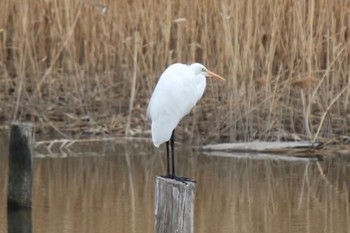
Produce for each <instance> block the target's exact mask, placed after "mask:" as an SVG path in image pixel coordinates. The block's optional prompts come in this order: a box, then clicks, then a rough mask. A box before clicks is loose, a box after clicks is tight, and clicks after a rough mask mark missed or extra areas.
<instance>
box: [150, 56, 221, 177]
mask: <svg viewBox="0 0 350 233" xmlns="http://www.w3.org/2000/svg"><path fill="white" fill-rule="evenodd" d="M206 76H209V77H215V78H218V79H220V80H224V81H225V79H224V78H223V77H221V76H220V75H218V74H215V73H214V72H212V71H210V70H208V69H207V68H206V67H205V66H203V65H202V64H199V63H193V64H191V65H185V64H181V63H176V64H173V65H170V66H169V67H168V68H167V69H166V70H165V71H164V72H163V74H162V75H161V76H160V79H159V81H158V83H157V85H156V87H155V89H154V91H153V94H152V97H151V99H150V102H149V105H148V109H147V117H148V119H149V120H150V121H151V123H152V126H151V131H152V140H153V143H154V146H155V147H157V148H158V147H159V146H160V144H162V143H164V142H166V152H167V176H166V177H168V178H172V179H177V178H179V177H176V176H175V158H174V142H175V128H176V126H177V125H178V123H179V122H180V120H181V119H182V118H183V117H184V116H185V115H187V114H188V113H189V112H190V111H191V109H192V108H193V107H194V106H195V105H196V103H197V102H198V100H199V99H200V98H201V97H202V96H203V93H204V90H205V87H206ZM169 144H170V146H171V160H172V161H171V163H172V172H171V173H170V159H169Z"/></svg>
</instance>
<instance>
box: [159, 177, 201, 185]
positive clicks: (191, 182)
mask: <svg viewBox="0 0 350 233" xmlns="http://www.w3.org/2000/svg"><path fill="white" fill-rule="evenodd" d="M156 178H157V180H159V181H161V182H166V183H169V184H172V185H177V186H186V185H190V186H195V184H196V182H195V181H192V180H184V181H180V180H175V179H171V178H165V177H163V176H156Z"/></svg>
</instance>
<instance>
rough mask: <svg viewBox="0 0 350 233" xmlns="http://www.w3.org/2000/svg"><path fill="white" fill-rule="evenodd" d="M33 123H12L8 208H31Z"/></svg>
mask: <svg viewBox="0 0 350 233" xmlns="http://www.w3.org/2000/svg"><path fill="white" fill-rule="evenodd" d="M33 132H34V131H33V127H32V124H31V123H11V132H10V148H9V154H10V158H9V176H8V192H7V208H8V209H16V208H23V207H26V208H31V207H32V184H33V159H32V151H33V147H32V146H33V142H34V133H33Z"/></svg>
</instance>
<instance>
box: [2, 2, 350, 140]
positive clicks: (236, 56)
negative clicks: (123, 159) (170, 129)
mask: <svg viewBox="0 0 350 233" xmlns="http://www.w3.org/2000/svg"><path fill="white" fill-rule="evenodd" d="M349 27H350V2H349V1H347V0H335V1H334V0H320V1H314V0H310V1H293V0H284V1H278V0H274V1H273V0H263V1H257V0H247V1H238V0H234V1H231V0H230V1H229V0H224V1H219V2H218V1H213V0H212V1H210V0H208V1H199V0H195V1H190V2H189V1H185V0H180V1H146V0H134V1H125V0H124V1H123V0H121V1H110V0H106V1H104V2H103V3H102V2H101V3H97V2H95V1H87V0H80V1H79V0H75V1H67V0H65V1H51V0H45V1H44V0H28V1H24V2H23V1H19V0H13V1H12V0H11V1H10V0H4V1H1V3H0V45H1V47H0V61H1V63H0V75H1V76H0V77H1V79H0V82H1V83H0V104H1V105H0V118H1V122H3V123H7V122H9V121H11V120H14V119H16V120H31V121H35V122H37V125H38V128H41V129H53V130H54V131H56V132H59V133H61V134H67V132H76V133H79V134H81V133H89V134H97V133H98V134H101V133H117V134H126V135H140V134H144V133H145V130H148V129H149V126H148V123H147V121H146V118H145V111H146V107H147V102H148V98H149V97H150V95H151V92H152V90H153V88H154V86H155V84H156V81H157V78H158V77H159V75H160V74H161V72H162V71H163V70H164V69H165V67H167V66H168V65H169V64H171V63H174V62H183V63H191V62H194V61H197V62H201V63H204V64H205V65H206V66H207V67H208V68H210V69H212V70H214V71H216V72H217V73H219V74H221V75H222V76H224V77H226V78H227V83H226V84H224V85H222V84H220V83H217V82H214V81H209V83H208V88H207V91H206V94H205V96H204V98H203V99H202V101H201V102H200V104H199V105H200V106H199V107H197V108H196V109H195V110H194V111H192V113H191V116H192V117H187V118H185V119H184V120H183V122H182V123H181V126H180V127H179V130H178V131H179V133H180V135H183V136H184V138H192V136H194V135H195V138H196V142H197V143H207V142H212V141H233V140H243V141H245V140H252V139H261V140H273V139H298V138H307V139H311V140H315V139H320V138H325V137H332V136H333V135H347V134H348V133H349V131H350V126H349V125H350V124H349V123H350V114H349V99H350V88H349V74H350V69H349V67H350V56H349V54H350V42H349V37H350V28H349ZM65 136H67V135H65Z"/></svg>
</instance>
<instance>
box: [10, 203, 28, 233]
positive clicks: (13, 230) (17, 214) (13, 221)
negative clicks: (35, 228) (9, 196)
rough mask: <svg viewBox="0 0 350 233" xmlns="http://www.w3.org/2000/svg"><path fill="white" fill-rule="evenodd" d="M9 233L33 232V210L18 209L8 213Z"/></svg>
mask: <svg viewBox="0 0 350 233" xmlns="http://www.w3.org/2000/svg"><path fill="white" fill-rule="evenodd" d="M7 229H8V231H7V232H8V233H19V232H20V233H31V232H32V209H30V208H17V209H14V210H9V211H7Z"/></svg>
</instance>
